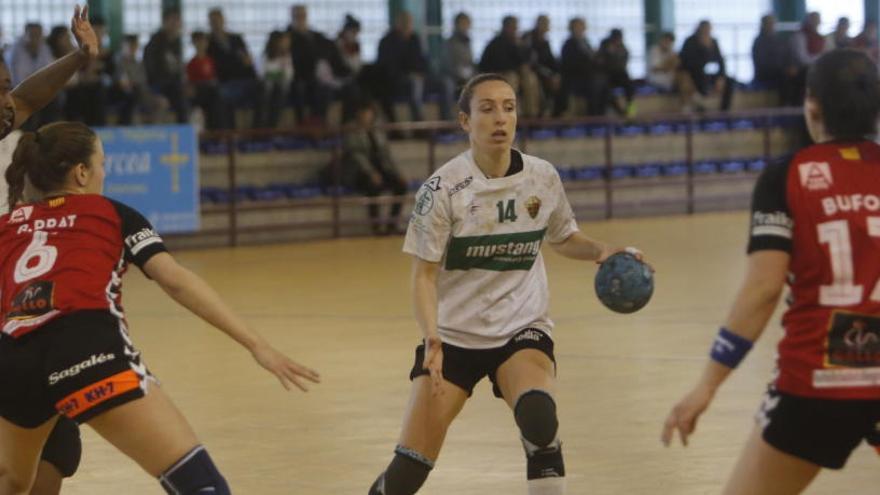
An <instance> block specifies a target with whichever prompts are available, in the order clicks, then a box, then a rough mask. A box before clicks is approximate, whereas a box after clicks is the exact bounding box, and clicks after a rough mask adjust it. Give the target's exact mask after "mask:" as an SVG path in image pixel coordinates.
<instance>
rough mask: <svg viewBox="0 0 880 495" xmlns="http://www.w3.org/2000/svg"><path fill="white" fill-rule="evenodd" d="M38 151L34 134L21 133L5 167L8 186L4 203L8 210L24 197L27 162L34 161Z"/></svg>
mask: <svg viewBox="0 0 880 495" xmlns="http://www.w3.org/2000/svg"><path fill="white" fill-rule="evenodd" d="M38 152H39V150H38V149H37V143H36V134H35V133H33V132H25V133H23V134H22V135H21V137H20V138H19V139H18V145H16V147H15V153H13V154H12V163H10V164H9V167H8V168H7V169H6V184H7V185H8V186H9V193H8V196H7V197H6V204H7V207H8V208H9V209H10V210H12V209H13V208H14V207H15V205H16V204H18V203H19V202H21V201H22V199H23V198H24V181H25V177H26V176H27V171H28V164H30V163H34V161H35V160H34V157H35V155H36V154H37V153H38Z"/></svg>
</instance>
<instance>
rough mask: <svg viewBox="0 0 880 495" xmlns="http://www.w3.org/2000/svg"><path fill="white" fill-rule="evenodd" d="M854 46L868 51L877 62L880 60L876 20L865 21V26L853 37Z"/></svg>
mask: <svg viewBox="0 0 880 495" xmlns="http://www.w3.org/2000/svg"><path fill="white" fill-rule="evenodd" d="M852 47H853V48H855V49H857V50H862V51H863V52H865V53H867V54H868V56H869V57H871V60H873V61H874V62H877V61H878V60H880V54H878V52H880V46H878V41H877V23H876V22H874V21H868V22H865V27H864V29H862V32H861V33H859V35H858V36H856V37H855V38H853V43H852Z"/></svg>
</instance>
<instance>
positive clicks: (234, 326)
mask: <svg viewBox="0 0 880 495" xmlns="http://www.w3.org/2000/svg"><path fill="white" fill-rule="evenodd" d="M144 272H145V273H146V274H147V275H148V276H149V277H150V278H152V279H153V280H155V281H156V282H157V283H158V284H159V286H160V287H162V290H164V291H165V292H166V293H167V294H168V295H169V296H171V298H172V299H174V300H175V301H176V302H177V303H179V304H180V305H181V306H183V307H185V308H186V309H188V310H190V311H192V312H193V314H195V315H196V316H198V317H199V318H201V319H203V320H205V321H206V322H208V323H210V324H211V325H213V326H215V327H216V328H218V329H220V330H221V331H223V332H224V333H225V334H226V335H228V336H229V337H231V338H232V339H233V340H235V341H236V342H238V343H239V344H241V345H242V347H244V348H245V349H247V350H248V351H250V352H251V354H252V355H253V356H254V359H256V361H257V362H258V363H259V364H260V366H262V367H263V368H265V369H266V370H268V371H269V372H271V373H272V374H274V375H275V376H276V377H278V380H279V381H280V382H281V384H282V385H283V386H284V388H286V389H288V390H290V388H291V385H293V386H296V387H297V388H299V389H300V390H302V391H307V388H306V384H305V382H304V380H308V381H311V382H314V383H318V382H320V375H319V374H318V372H316V371H314V370H312V369H309V368H307V367H305V366H302V365H300V364H298V363H295V362H294V361H292V360H291V359H289V358H288V357H286V356H285V355H284V354H282V353H281V352H279V351H278V350H276V349H275V348H274V347H272V346H271V345H270V344H269V343H268V342H266V340H265V339H263V337H262V336H260V335H259V334H258V333H256V332H255V331H253V330H251V329H250V328H249V327H248V326H247V324H246V323H245V322H244V321H243V320H242V319H241V318H239V317H238V315H236V314H235V313H234V312H233V311H232V310H231V309H230V308H229V306H227V305H226V303H225V302H223V300H222V299H221V298H220V295H219V294H217V292H216V291H215V290H214V289H213V288H211V286H210V285H208V284H207V282H205V281H204V280H203V279H202V278H201V277H199V276H198V275H196V274H195V273H193V272H192V271H190V270H188V269H187V268H185V267H183V266H181V265H180V264H179V263H177V261H176V260H175V259H174V258H173V257H172V256H171V255H170V254H168V253H160V254H157V255H155V256H153V257H152V258H150V260H149V261H147V263H146V265H144Z"/></svg>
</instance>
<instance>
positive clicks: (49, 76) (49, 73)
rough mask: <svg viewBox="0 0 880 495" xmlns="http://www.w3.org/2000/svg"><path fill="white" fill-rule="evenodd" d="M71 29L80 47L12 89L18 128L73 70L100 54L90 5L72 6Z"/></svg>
mask: <svg viewBox="0 0 880 495" xmlns="http://www.w3.org/2000/svg"><path fill="white" fill-rule="evenodd" d="M70 30H71V32H72V33H73V36H74V37H75V38H76V41H77V43H78V44H79V50H76V51H74V52H72V53H69V54H68V55H66V56H64V57H62V58H60V59H58V60H56V61H55V62H53V63H52V64H49V65H47V66H46V67H44V68H42V69H40V70H38V71H37V72H35V73H34V74H31V76H30V77H28V78H27V79H25V80H24V81H22V82H21V83H20V84H19V85H18V86H16V87H15V89H13V90H12V99H13V102H14V105H15V123H14V124H13V125H14V127H15V128H18V127H20V126H21V125H22V124H23V123H24V122H25V121H26V120H27V119H28V118H30V116H31V115H33V114H34V113H36V112H38V111H39V110H40V109H41V108H43V107H44V106H46V105H47V104H48V103H49V102H50V101H52V99H53V98H55V96H56V95H57V94H58V92H60V91H61V90H62V89H63V88H64V85H65V84H67V81H69V80H70V78H71V77H73V75H74V74H76V72H77V71H78V70H80V69H82V68H83V67H85V66H86V65H88V64H89V62H91V61H92V60H94V59H95V57H97V56H98V49H99V46H98V37H97V36H96V35H95V31H94V30H93V29H92V25H91V23H89V7H88V6H85V7H83V8H82V9H80V7H79V5H77V6H76V7H75V8H74V10H73V19H71V21H70Z"/></svg>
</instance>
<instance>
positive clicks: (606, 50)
mask: <svg viewBox="0 0 880 495" xmlns="http://www.w3.org/2000/svg"><path fill="white" fill-rule="evenodd" d="M599 58H600V59H601V60H602V66H603V67H604V70H605V76H606V77H607V78H608V86H609V89H610V90H613V89H614V88H621V89H623V96H624V100H625V102H626V105H625V106H624V105H621V104H620V101H619V100H618V99H617V97H616V96H615V95H614V94H613V93H612V92H609V99H608V103H609V104H610V105H611V107H612V108H614V110H615V111H616V112H617V113H618V114H620V115H621V116H624V117H627V118H632V117H634V116H635V114H636V105H635V102H634V101H633V98H634V97H635V94H636V88H635V84H633V81H632V79H631V78H630V77H629V69H628V68H627V64H629V50H628V49H627V48H626V45H625V44H624V43H623V31H621V30H620V29H617V28H614V29H612V30H611V32H610V33H609V34H608V37H607V38H605V39H604V40H602V43H601V44H600V45H599Z"/></svg>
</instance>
